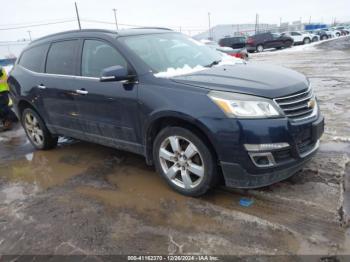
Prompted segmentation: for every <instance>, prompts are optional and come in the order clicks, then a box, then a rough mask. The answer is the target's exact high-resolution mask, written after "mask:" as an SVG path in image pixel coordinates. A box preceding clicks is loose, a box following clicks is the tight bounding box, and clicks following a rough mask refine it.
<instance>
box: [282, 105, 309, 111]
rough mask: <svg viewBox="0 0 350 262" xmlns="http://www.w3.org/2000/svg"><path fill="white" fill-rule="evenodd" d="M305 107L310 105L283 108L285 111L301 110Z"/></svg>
mask: <svg viewBox="0 0 350 262" xmlns="http://www.w3.org/2000/svg"><path fill="white" fill-rule="evenodd" d="M304 107H308V106H307V105H303V106H296V107H291V108H283V110H284V111H293V110H299V109H302V108H304Z"/></svg>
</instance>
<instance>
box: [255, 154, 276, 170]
mask: <svg viewBox="0 0 350 262" xmlns="http://www.w3.org/2000/svg"><path fill="white" fill-rule="evenodd" d="M249 156H250V159H251V160H252V161H253V163H254V165H256V166H257V167H272V166H274V165H275V164H276V162H275V158H274V157H273V155H272V153H271V152H265V153H249Z"/></svg>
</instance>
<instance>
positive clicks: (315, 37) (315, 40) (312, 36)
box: [302, 31, 320, 42]
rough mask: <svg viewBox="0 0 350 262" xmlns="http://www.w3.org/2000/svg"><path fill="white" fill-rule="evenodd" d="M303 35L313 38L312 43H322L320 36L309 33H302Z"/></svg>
mask: <svg viewBox="0 0 350 262" xmlns="http://www.w3.org/2000/svg"><path fill="white" fill-rule="evenodd" d="M302 33H303V34H309V36H310V38H311V42H317V41H320V36H319V35H316V34H313V33H312V32H309V31H302Z"/></svg>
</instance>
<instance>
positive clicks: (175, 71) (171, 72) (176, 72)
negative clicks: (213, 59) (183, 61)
mask: <svg viewBox="0 0 350 262" xmlns="http://www.w3.org/2000/svg"><path fill="white" fill-rule="evenodd" d="M206 69H208V68H207V67H204V66H200V65H197V66H195V67H193V68H192V67H190V66H189V65H185V66H184V67H182V68H173V67H171V68H168V69H167V71H164V72H159V73H156V74H154V76H155V77H161V78H169V77H174V76H181V75H188V74H192V73H195V72H199V71H203V70H206Z"/></svg>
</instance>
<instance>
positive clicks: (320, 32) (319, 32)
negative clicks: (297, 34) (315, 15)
mask: <svg viewBox="0 0 350 262" xmlns="http://www.w3.org/2000/svg"><path fill="white" fill-rule="evenodd" d="M310 33H312V34H315V35H318V36H319V37H320V40H327V39H328V38H330V36H329V35H328V34H327V32H326V31H324V30H321V29H319V30H315V31H310Z"/></svg>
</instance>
